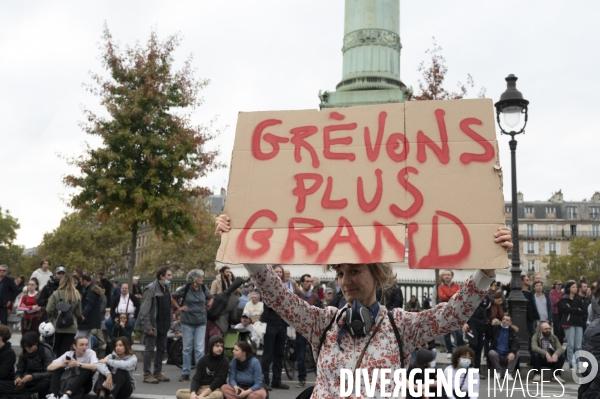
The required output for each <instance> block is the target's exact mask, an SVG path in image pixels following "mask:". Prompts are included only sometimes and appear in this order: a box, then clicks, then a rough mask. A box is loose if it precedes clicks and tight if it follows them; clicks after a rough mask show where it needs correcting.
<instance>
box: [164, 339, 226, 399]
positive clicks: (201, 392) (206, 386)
mask: <svg viewBox="0 0 600 399" xmlns="http://www.w3.org/2000/svg"><path fill="white" fill-rule="evenodd" d="M228 373H229V361H228V360H227V358H226V357H225V343H224V341H223V338H222V337H211V339H210V340H209V341H208V353H207V354H206V355H204V356H203V357H202V359H200V362H198V366H197V367H196V374H194V377H193V378H192V385H191V387H190V389H180V390H178V391H177V393H176V394H175V396H176V397H177V399H222V398H223V393H222V392H221V386H222V385H224V384H225V383H226V382H227V374H228Z"/></svg>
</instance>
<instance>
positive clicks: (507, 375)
mask: <svg viewBox="0 0 600 399" xmlns="http://www.w3.org/2000/svg"><path fill="white" fill-rule="evenodd" d="M506 381H514V378H513V376H512V375H510V374H506ZM61 399H62V398H61Z"/></svg>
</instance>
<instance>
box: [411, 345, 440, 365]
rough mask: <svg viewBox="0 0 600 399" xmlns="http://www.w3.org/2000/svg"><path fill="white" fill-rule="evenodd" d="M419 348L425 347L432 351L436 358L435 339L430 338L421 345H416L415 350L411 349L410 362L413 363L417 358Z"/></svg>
mask: <svg viewBox="0 0 600 399" xmlns="http://www.w3.org/2000/svg"><path fill="white" fill-rule="evenodd" d="M419 349H427V350H429V351H431V353H433V357H434V358H437V353H438V351H437V348H436V347H435V339H432V340H431V341H429V342H426V343H424V344H423V345H417V347H416V348H415V350H413V351H412V353H411V354H410V362H409V365H410V364H413V365H414V364H415V360H416V358H417V352H419Z"/></svg>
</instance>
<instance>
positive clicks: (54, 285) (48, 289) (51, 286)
mask: <svg viewBox="0 0 600 399" xmlns="http://www.w3.org/2000/svg"><path fill="white" fill-rule="evenodd" d="M66 273H67V269H65V267H64V266H62V265H60V266H58V267H57V268H56V270H55V271H54V276H52V277H51V278H50V280H48V284H46V286H45V287H44V288H42V289H41V292H40V296H39V297H38V301H37V302H38V305H39V306H41V307H46V305H48V300H49V299H50V296H52V294H53V293H54V291H56V290H57V289H58V283H59V282H60V279H62V278H63V277H64V275H65V274H66ZM80 294H81V293H80ZM46 319H47V318H46Z"/></svg>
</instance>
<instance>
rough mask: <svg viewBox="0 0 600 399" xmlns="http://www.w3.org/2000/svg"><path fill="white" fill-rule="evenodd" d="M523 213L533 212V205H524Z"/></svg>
mask: <svg viewBox="0 0 600 399" xmlns="http://www.w3.org/2000/svg"><path fill="white" fill-rule="evenodd" d="M525 213H533V207H532V206H526V207H525Z"/></svg>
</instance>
